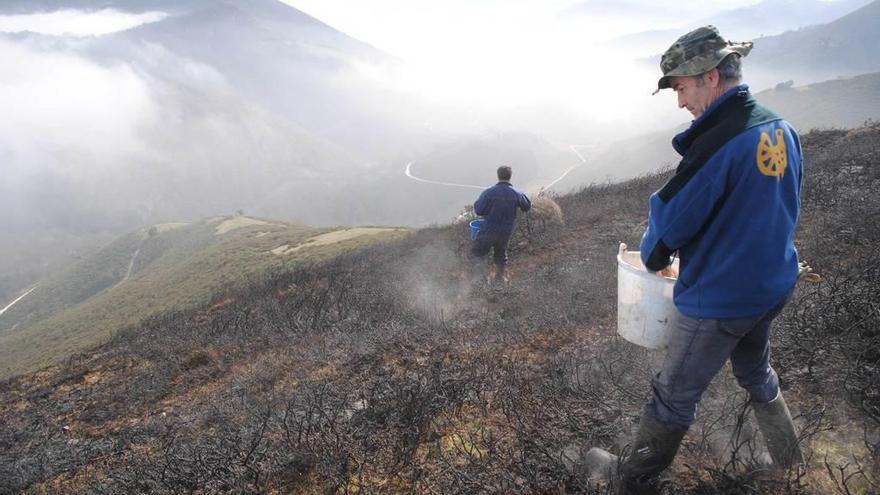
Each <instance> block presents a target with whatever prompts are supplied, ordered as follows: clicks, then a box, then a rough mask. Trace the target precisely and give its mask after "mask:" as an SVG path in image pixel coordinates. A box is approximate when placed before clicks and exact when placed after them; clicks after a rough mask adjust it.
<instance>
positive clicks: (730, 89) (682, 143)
mask: <svg viewBox="0 0 880 495" xmlns="http://www.w3.org/2000/svg"><path fill="white" fill-rule="evenodd" d="M751 48H752V44H751V43H731V42H728V41H726V40H725V39H724V38H723V37H721V35H720V34H719V33H718V30H717V29H716V28H715V27H714V26H705V27H701V28H699V29H696V30H694V31H692V32H690V33H688V34H686V35H684V36H682V37H681V38H679V39H678V40H677V41H676V42H675V44H673V45H672V46H671V47H670V48H669V49H668V50H667V51H666V53H664V54H663V58H662V60H661V63H660V67H661V69H662V71H663V77H661V78H660V80H659V81H658V83H657V91H659V90H661V89H665V88H672V90H673V91H675V93H676V94H677V95H678V106H679V108H686V109H687V110H688V111H690V112H691V114H693V116H694V119H695V120H694V121H693V123H692V124H691V126H690V128H688V129H687V130H685V131H684V132H682V133H680V134H678V135H677V136H675V138H674V139H673V141H672V145H673V147H674V148H675V150H676V151H677V152H678V153H679V154H681V155H682V160H681V162H680V163H679V165H678V167H677V169H676V171H675V175H674V176H673V177H672V178H671V179H670V180H669V181H668V182H667V183H666V185H664V186H663V188H662V189H660V190H659V191H657V192H656V193H654V194H653V195H652V196H651V199H650V202H649V213H648V227H647V229H646V231H645V233H644V235H643V237H642V241H641V246H640V252H641V256H642V261H643V262H644V264H645V266H646V267H647V268H648V270H650V271H653V272H661V273H663V274H665V275H670V273H668V270H670V268H671V265H672V260H673V256H674V255H675V254H676V253H677V254H678V257H679V259H680V265H679V266H680V273H679V274H677V281H676V284H675V289H674V302H675V306H676V309H677V311H676V314H675V315H674V317H673V321H672V323H671V325H670V328H671V330H670V339H669V344H668V348H667V355H666V358H665V361H664V364H663V367H662V369H661V371H660V372H659V373H658V374H657V375H656V376H655V378H654V379H653V381H652V396H651V399H650V400H649V401H648V403H647V405H646V406H645V408H644V411H643V414H642V415H641V420H640V423H639V427H638V431H637V433H636V434H635V438H634V439H633V441H632V443H631V444H630V447H629V448H628V449H625V450H624V451H625V452H628V455H625V457H624V458H622V459H620V461H619V462H618V459H617V458H616V457H614V456H612V455H610V454H608V453H607V452H606V451H604V450H601V449H596V448H594V449H591V450H590V451H589V452H588V453H587V454H586V456H580V455H575V456H573V458H575V459H579V460H580V461H581V462H585V464H586V467H587V468H588V469H590V470H591V472H592V473H593V474H594V475H595V474H598V472H599V471H604V472H605V473H606V474H607V473H608V472H609V471H611V472H613V473H616V472H619V475H620V483H619V486H620V493H658V492H659V490H660V485H661V482H660V476H659V475H660V473H661V471H663V470H664V469H666V468H667V467H668V466H669V465H670V464H671V463H672V460H673V458H674V457H675V455H676V453H677V452H678V447H679V445H680V443H681V441H682V438H683V437H684V435H685V432H686V431H687V430H688V428H689V427H690V426H691V425H692V424H693V423H694V421H695V420H696V412H697V404H698V403H699V401H700V398H701V397H702V395H703V392H704V391H705V390H706V388H707V387H708V386H709V383H710V382H711V381H712V378H713V377H714V376H715V375H716V374H717V373H718V371H719V370H720V369H721V367H722V366H723V365H724V363H725V362H726V361H727V360H728V359H730V361H731V364H732V369H733V374H734V375H735V376H736V378H737V380H738V382H739V384H740V385H741V386H742V387H743V388H745V389H746V390H747V391H748V392H749V395H750V398H751V402H752V406H753V409H754V412H755V417H756V419H757V421H758V425H759V427H760V429H761V432H762V433H763V436H764V439H765V441H766V443H767V447H768V450H769V453H770V456H771V458H772V460H773V462H774V464H775V465H776V466H778V467H788V466H791V465H792V464H795V463H798V462H802V461H803V457H802V454H801V452H800V449H799V447H798V441H797V436H796V434H795V431H794V427H793V424H792V421H791V416H790V414H789V411H788V408H787V407H786V405H785V402H784V400H783V399H782V396H781V395H780V393H779V379H778V377H777V375H776V372H775V371H774V370H773V368H772V367H771V366H770V343H769V339H770V334H771V327H772V323H773V320H774V318H776V316H777V315H778V314H779V313H780V312H781V311H782V308H783V307H784V306H785V304H786V302H787V301H788V299H789V297H790V295H791V292H792V290H793V288H794V285H795V282H796V280H797V277H798V271H799V270H798V269H799V265H798V257H797V251H796V250H795V247H794V244H793V243H792V238H793V234H794V229H795V224H796V222H797V218H798V212H799V205H800V199H799V194H800V187H801V179H802V158H801V146H800V139H799V138H798V134H797V132H796V131H795V129H794V128H792V126H791V125H790V124H789V123H788V122H786V121H785V120H782V119H781V118H780V117H778V116H776V115H775V114H774V113H773V112H771V111H769V110H767V109H766V108H764V107H762V106H760V105H759V104H758V103H757V102H756V101H755V99H754V98H753V97H752V96H751V94H750V93H749V88H748V86H747V85H745V84H742V82H741V78H742V76H741V69H740V60H741V59H742V57H744V56H746V55H748V53H749V51H751ZM655 93H656V92H655ZM672 275H674V274H672ZM569 452H571V451H569ZM571 458H572V456H569V459H571ZM563 460H565V459H563ZM612 477H613V476H612Z"/></svg>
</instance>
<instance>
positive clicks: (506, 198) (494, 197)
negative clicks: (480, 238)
mask: <svg viewBox="0 0 880 495" xmlns="http://www.w3.org/2000/svg"><path fill="white" fill-rule="evenodd" d="M531 207H532V202H531V201H529V198H528V197H526V195H525V194H523V193H521V192H519V191H517V190H516V189H514V187H513V186H511V185H510V183H509V182H506V181H501V182H499V183H497V184H495V185H494V186H492V187H490V188H488V189H484V190H483V192H482V193H480V197H479V198H477V201H476V202H474V213H476V214H477V215H479V216H481V217H485V219H486V222H485V223H484V224H483V227H482V228H481V229H480V232H481V233H485V235H497V236H509V235H510V234H512V233H513V227H514V225H515V224H516V209H517V208H519V209H521V210H522V211H529V209H530V208H531Z"/></svg>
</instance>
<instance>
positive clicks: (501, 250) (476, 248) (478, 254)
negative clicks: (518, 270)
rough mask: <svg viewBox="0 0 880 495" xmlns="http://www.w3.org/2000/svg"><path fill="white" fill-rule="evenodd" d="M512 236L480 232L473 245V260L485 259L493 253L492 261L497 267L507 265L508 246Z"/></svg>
mask: <svg viewBox="0 0 880 495" xmlns="http://www.w3.org/2000/svg"><path fill="white" fill-rule="evenodd" d="M509 242H510V234H505V235H499V234H495V233H492V232H484V231H480V233H478V234H477V238H476V239H474V242H473V244H472V245H471V258H485V257H486V255H487V254H489V251H492V260H493V261H494V262H495V264H496V265H500V266H504V265H507V244H508V243H509Z"/></svg>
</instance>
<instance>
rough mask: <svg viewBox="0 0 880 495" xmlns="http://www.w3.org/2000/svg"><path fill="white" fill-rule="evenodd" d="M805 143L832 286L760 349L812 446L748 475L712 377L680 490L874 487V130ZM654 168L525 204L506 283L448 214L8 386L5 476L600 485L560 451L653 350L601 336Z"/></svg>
mask: <svg viewBox="0 0 880 495" xmlns="http://www.w3.org/2000/svg"><path fill="white" fill-rule="evenodd" d="M803 143H804V147H805V148H804V151H805V155H806V156H807V159H808V161H809V163H810V167H809V168H808V171H807V175H806V178H805V183H804V194H803V216H802V221H801V224H800V226H799V230H798V232H797V239H796V243H797V245H798V248H799V250H800V253H801V256H802V257H803V258H804V259H807V260H809V261H810V262H811V264H812V265H813V266H814V267H815V268H816V269H817V270H818V271H819V272H820V273H822V274H823V275H824V277H825V282H824V283H822V284H820V285H816V286H802V287H801V288H800V289H799V291H798V292H797V295H796V296H795V298H794V300H793V301H792V302H791V303H790V305H789V306H788V307H787V309H786V311H785V312H784V314H783V315H782V317H781V319H780V322H779V325H778V327H777V331H776V337H775V340H774V344H775V347H774V349H773V351H774V365H775V367H776V369H777V371H778V372H779V374H780V377H781V381H782V386H783V389H784V390H785V393H786V397H787V400H788V403H789V406H790V407H791V409H792V411H793V413H794V414H795V415H796V423H797V425H798V427H799V430H800V432H801V436H802V438H803V441H804V445H805V448H806V449H807V452H808V454H810V457H809V458H810V462H809V464H808V467H807V468H806V469H805V470H804V471H798V472H793V473H767V472H762V471H755V470H752V469H748V467H747V464H744V463H743V461H747V460H748V457H749V455H748V454H749V453H750V452H753V453H754V456H757V457H759V458H760V455H761V452H760V448H759V446H760V445H761V442H757V443H756V442H754V441H750V440H749V431H752V430H751V426H750V425H751V422H750V420H749V417H748V416H747V414H746V413H747V412H748V407H747V402H746V397H745V394H743V393H742V392H741V391H740V390H739V389H738V387H737V386H736V385H735V382H734V381H733V379H732V377H730V375H729V372H728V371H725V372H724V373H723V374H722V376H721V377H719V379H718V380H716V382H715V383H714V384H713V386H712V387H711V388H710V390H709V391H707V393H706V396H705V397H704V401H703V404H702V407H701V412H700V419H699V422H698V423H697V424H696V425H695V426H694V428H693V429H692V430H691V432H690V433H689V434H688V436H687V437H686V439H685V443H684V446H683V447H682V450H681V452H680V454H679V457H678V458H677V460H676V462H675V464H674V465H673V470H674V472H675V474H676V478H675V485H674V486H673V487H672V492H673V493H681V494H707V493H714V494H725V493H727V494H734V493H736V494H740V493H763V494H789V495H793V494H799V495H806V494H809V495H813V494H815V495H818V494H824V493H833V492H834V490H838V491H839V490H840V488H835V487H839V486H844V487H846V489H847V490H850V491H851V492H852V493H857V492H861V493H873V492H876V491H877V488H878V486H877V485H876V480H877V476H878V472H877V471H876V466H877V462H878V458H877V455H878V449H877V446H878V443H877V442H878V438H880V436H878V429H880V400H878V397H880V389H878V387H880V376H878V368H877V366H876V362H877V360H878V359H880V356H878V354H877V349H880V341H878V339H880V336H878V334H877V332H876V329H877V328H878V327H880V314H878V313H877V311H876V309H877V308H876V301H877V294H878V293H880V286H878V280H880V264H878V262H877V259H876V256H875V252H874V251H875V249H876V245H877V243H878V242H880V229H878V228H877V227H876V224H875V223H873V222H870V221H868V220H869V219H871V218H874V217H876V216H877V215H878V214H880V200H878V198H877V196H876V194H874V192H875V191H876V190H877V188H878V186H880V167H878V161H880V127H878V126H876V125H875V126H872V127H868V128H861V129H856V130H852V131H822V132H812V133H809V134H807V135H805V136H804V138H803ZM666 177H667V176H666V175H653V176H649V177H643V178H640V179H637V180H633V181H629V182H626V183H622V184H615V185H605V186H593V187H590V188H587V189H584V190H583V191H581V192H578V193H576V194H572V195H569V196H564V197H560V198H558V201H559V204H560V206H561V207H562V210H563V211H564V214H565V220H566V224H565V227H564V229H562V230H561V231H558V232H556V233H555V234H552V235H551V232H552V231H549V230H545V231H542V230H541V229H540V227H541V224H540V222H538V221H537V219H536V218H532V221H531V222H529V223H528V224H530V225H531V226H532V228H533V229H534V230H533V233H532V235H531V236H528V235H526V234H523V233H522V232H521V233H520V234H518V236H519V237H518V238H517V243H516V246H515V248H514V249H513V253H512V256H513V260H514V265H513V267H512V275H513V283H512V284H511V286H509V287H508V288H506V289H503V290H500V291H486V290H485V288H483V287H481V286H480V285H479V284H478V283H475V282H474V281H473V276H472V273H471V272H470V270H469V268H468V264H467V263H466V262H465V260H464V256H465V250H466V248H467V243H466V241H465V238H466V232H465V230H466V227H465V226H464V225H455V226H450V227H445V228H438V229H426V230H422V231H419V232H417V233H416V234H414V235H412V236H410V237H407V238H406V239H403V240H400V241H397V242H393V243H385V244H382V245H381V246H376V247H373V248H367V249H365V250H362V251H358V252H356V253H352V254H350V255H346V256H341V257H337V258H335V259H333V260H331V261H328V262H326V263H322V264H319V265H315V266H310V267H302V268H297V269H294V270H293V271H291V272H275V273H273V274H271V275H269V276H268V277H267V278H266V279H264V280H263V281H262V282H260V283H258V284H255V285H252V286H250V287H247V288H244V289H242V290H240V291H237V292H233V293H230V294H227V295H224V296H219V295H218V296H217V299H216V303H215V304H213V305H207V306H203V307H201V308H200V309H197V310H191V311H183V312H177V313H168V314H165V315H162V316H160V317H157V318H155V319H153V320H152V321H150V322H149V323H147V324H145V325H143V326H141V327H139V328H136V329H131V330H128V331H125V332H122V333H121V334H120V335H118V336H117V337H116V338H115V339H113V340H112V341H111V342H108V343H107V344H105V345H102V346H100V347H99V348H97V349H96V350H95V351H93V352H90V353H88V354H83V355H81V356H78V357H77V358H75V359H71V360H69V361H67V362H66V363H65V364H63V365H57V366H53V367H50V368H47V369H45V370H43V371H41V372H38V373H35V374H30V375H25V376H20V377H17V378H15V379H11V380H7V381H5V382H2V383H0V426H2V428H0V492H18V491H23V492H26V493H65V492H81V493H90V492H92V493H179V492H191V493H316V492H320V493H444V494H446V493H462V494H464V493H605V492H604V491H603V490H604V489H602V488H601V487H596V486H595V485H592V484H589V482H588V480H585V479H582V478H580V477H577V476H574V477H572V476H569V475H568V474H567V473H566V472H565V470H564V469H563V466H562V464H561V463H560V461H559V458H558V455H557V453H558V452H559V450H560V449H561V448H562V447H563V446H564V445H566V444H568V443H570V442H572V441H575V440H577V441H581V442H585V443H587V444H594V445H596V444H597V445H603V446H612V448H613V450H615V451H618V450H619V448H620V446H621V445H622V442H624V441H625V440H624V439H626V438H627V437H628V435H629V431H630V429H631V427H632V426H633V424H634V421H635V418H636V416H637V415H638V413H639V408H640V406H641V404H642V403H643V402H644V400H645V399H646V397H647V394H648V392H649V391H648V381H649V378H650V376H651V375H652V373H653V371H652V365H655V364H656V362H657V361H656V360H657V359H658V356H657V355H654V354H652V353H650V352H647V351H644V350H642V349H638V348H635V347H634V346H632V345H631V344H628V343H626V342H624V341H622V340H621V339H620V338H619V337H617V336H616V335H615V333H614V329H615V325H616V321H615V298H616V294H615V292H616V284H615V270H616V263H615V254H616V251H617V245H618V243H619V242H621V241H624V242H627V243H628V244H630V245H637V244H638V239H639V237H640V235H641V232H642V230H643V229H644V219H645V205H646V200H647V197H648V195H649V194H650V193H651V192H653V191H654V190H656V189H657V188H659V187H660V186H661V185H662V184H663V182H664V181H665V179H666ZM526 224H527V223H526V222H522V223H521V225H526ZM731 438H733V439H734V440H735V442H734V444H735V445H736V446H737V449H736V451H735V452H733V453H731V451H730V449H729V446H730V445H731V443H730V441H729V440H730V439H731ZM752 448H758V449H759V450H757V451H752ZM826 466H828V467H827V468H826ZM844 478H845V479H844ZM872 481H873V482H874V483H875V484H874V485H870V483H871V482H872ZM841 484H842V485H841ZM860 490H861V491H860Z"/></svg>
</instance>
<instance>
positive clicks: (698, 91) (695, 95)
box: [669, 74, 715, 118]
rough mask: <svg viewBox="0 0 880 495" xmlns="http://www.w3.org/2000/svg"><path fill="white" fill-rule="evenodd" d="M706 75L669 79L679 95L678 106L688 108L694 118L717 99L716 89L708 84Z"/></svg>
mask: <svg viewBox="0 0 880 495" xmlns="http://www.w3.org/2000/svg"><path fill="white" fill-rule="evenodd" d="M705 76H706V75H705V74H703V75H700V76H675V77H672V78H670V79H669V83H670V85H671V86H672V90H673V91H675V94H676V95H678V108H687V110H688V112H690V113H691V114H692V115H693V116H694V118H697V117H699V116H700V115H702V114H703V112H705V111H706V109H707V108H709V105H711V104H712V102H713V101H714V99H715V98H713V96H714V95H715V91H713V88H712V87H711V85H710V84H706V83H707V81H706V77H705Z"/></svg>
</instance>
